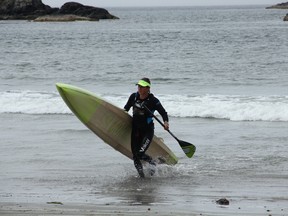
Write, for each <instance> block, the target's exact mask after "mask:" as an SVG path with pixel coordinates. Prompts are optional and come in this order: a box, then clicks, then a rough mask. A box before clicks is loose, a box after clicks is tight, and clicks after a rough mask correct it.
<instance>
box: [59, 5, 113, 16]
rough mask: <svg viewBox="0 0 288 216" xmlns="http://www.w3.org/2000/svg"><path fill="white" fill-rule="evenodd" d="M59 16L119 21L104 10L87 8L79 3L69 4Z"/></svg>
mask: <svg viewBox="0 0 288 216" xmlns="http://www.w3.org/2000/svg"><path fill="white" fill-rule="evenodd" d="M59 14H74V15H78V16H83V17H89V18H93V19H118V17H115V16H113V15H111V14H109V12H108V11H107V10H106V9H104V8H97V7H92V6H85V5H82V4H80V3H77V2H67V3H65V4H64V5H63V6H62V7H61V8H60V10H59Z"/></svg>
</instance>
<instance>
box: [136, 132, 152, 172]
mask: <svg viewBox="0 0 288 216" xmlns="http://www.w3.org/2000/svg"><path fill="white" fill-rule="evenodd" d="M153 136H154V128H149V129H148V130H147V131H146V133H145V136H144V138H143V140H142V145H141V148H140V150H139V153H138V154H139V156H138V158H140V159H141V160H144V161H146V162H148V163H149V164H150V174H151V176H152V175H154V173H155V166H156V162H155V161H154V160H153V158H152V157H151V156H149V155H147V154H146V151H147V150H148V148H149V146H150V144H151V142H152V139H153Z"/></svg>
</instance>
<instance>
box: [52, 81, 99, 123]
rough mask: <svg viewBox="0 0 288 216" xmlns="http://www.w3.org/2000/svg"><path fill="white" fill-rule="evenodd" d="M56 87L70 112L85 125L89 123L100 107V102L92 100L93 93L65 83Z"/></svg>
mask: <svg viewBox="0 0 288 216" xmlns="http://www.w3.org/2000/svg"><path fill="white" fill-rule="evenodd" d="M56 87H57V90H58V92H59V94H60V96H61V97H62V99H63V100H64V101H65V103H66V104H67V106H68V107H69V108H70V110H71V111H72V112H73V113H74V114H75V115H76V116H77V117H78V118H79V119H80V120H81V121H82V122H83V123H85V124H86V123H87V122H89V121H90V119H91V117H92V116H93V114H94V113H95V110H96V109H97V106H98V105H99V102H97V101H95V100H92V98H91V93H89V92H87V91H86V90H84V89H81V88H78V87H75V86H72V85H68V84H64V83H56Z"/></svg>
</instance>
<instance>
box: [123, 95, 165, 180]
mask: <svg viewBox="0 0 288 216" xmlns="http://www.w3.org/2000/svg"><path fill="white" fill-rule="evenodd" d="M144 106H146V107H147V108H148V109H149V110H150V111H151V112H152V113H154V112H155V111H156V110H157V111H158V112H159V113H160V115H161V116H162V118H163V121H168V115H167V112H166V110H165V109H164V108H163V106H162V105H161V103H160V101H159V100H158V99H157V98H156V97H154V95H153V94H151V93H149V95H148V97H147V98H146V99H144V100H141V99H140V98H139V93H138V92H136V93H132V94H131V95H130V97H129V99H128V101H127V104H126V105H125V106H124V109H125V110H126V111H127V112H128V111H129V110H130V108H131V107H133V120H132V134H131V150H132V153H133V160H134V165H135V167H136V169H137V171H138V173H139V175H140V176H141V177H144V174H143V166H142V164H141V160H144V161H147V162H148V163H150V164H152V165H155V162H154V161H153V159H152V157H150V156H149V155H147V154H145V152H146V150H147V149H148V148H149V145H150V143H151V141H152V138H153V135H154V123H153V115H152V114H151V113H150V112H149V111H148V110H147V109H146V108H145V107H144Z"/></svg>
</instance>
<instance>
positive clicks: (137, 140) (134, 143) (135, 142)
mask: <svg viewBox="0 0 288 216" xmlns="http://www.w3.org/2000/svg"><path fill="white" fill-rule="evenodd" d="M141 140H142V139H141V134H140V131H139V129H137V128H132V133H131V150H132V154H133V161H134V166H135V168H136V170H137V172H138V174H139V176H140V177H141V178H144V177H145V175H144V172H143V165H142V163H141V160H140V155H139V151H140V148H141Z"/></svg>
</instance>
